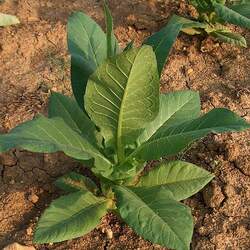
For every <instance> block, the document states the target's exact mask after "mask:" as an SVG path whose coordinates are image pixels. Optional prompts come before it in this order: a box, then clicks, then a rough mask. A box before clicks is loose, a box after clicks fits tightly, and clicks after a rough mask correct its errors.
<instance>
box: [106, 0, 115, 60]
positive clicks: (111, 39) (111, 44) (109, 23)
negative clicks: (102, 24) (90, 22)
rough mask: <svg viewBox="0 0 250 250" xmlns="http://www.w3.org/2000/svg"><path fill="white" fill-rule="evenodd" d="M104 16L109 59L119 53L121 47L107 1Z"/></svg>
mask: <svg viewBox="0 0 250 250" xmlns="http://www.w3.org/2000/svg"><path fill="white" fill-rule="evenodd" d="M104 14H105V21H106V33H107V57H112V56H115V55H116V54H117V53H118V51H119V45H118V42H117V40H116V37H115V35H114V32H113V18H112V15H111V12H110V10H109V7H108V5H107V3H106V1H104Z"/></svg>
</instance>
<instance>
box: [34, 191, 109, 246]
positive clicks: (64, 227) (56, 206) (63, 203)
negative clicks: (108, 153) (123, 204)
mask: <svg viewBox="0 0 250 250" xmlns="http://www.w3.org/2000/svg"><path fill="white" fill-rule="evenodd" d="M109 204H110V201H109V200H107V199H105V198H100V197H96V196H94V195H93V194H91V193H90V192H85V193H83V192H76V193H71V194H69V195H66V196H62V197H60V198H59V199H57V200H55V201H53V202H52V203H51V205H50V207H49V208H48V209H46V210H45V212H44V214H43V215H42V217H41V218H40V220H39V222H38V225H37V228H36V232H35V235H34V242H35V243H51V242H60V241H64V240H69V239H72V238H77V237H80V236H82V235H84V234H86V233H88V232H90V231H91V230H93V229H94V228H95V227H96V226H97V225H98V224H99V222H100V220H101V218H102V217H103V216H104V215H105V214H106V213H107V211H108V208H109Z"/></svg>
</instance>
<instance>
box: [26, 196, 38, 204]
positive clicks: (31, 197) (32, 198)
mask: <svg viewBox="0 0 250 250" xmlns="http://www.w3.org/2000/svg"><path fill="white" fill-rule="evenodd" d="M28 200H29V201H30V202H32V203H37V202H38V200H39V197H38V196H37V195H36V194H30V195H29V196H28Z"/></svg>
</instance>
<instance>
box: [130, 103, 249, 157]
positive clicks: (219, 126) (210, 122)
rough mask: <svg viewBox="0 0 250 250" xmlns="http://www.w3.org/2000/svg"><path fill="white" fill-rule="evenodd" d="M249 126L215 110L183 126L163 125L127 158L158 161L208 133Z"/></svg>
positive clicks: (235, 116) (234, 117)
mask: <svg viewBox="0 0 250 250" xmlns="http://www.w3.org/2000/svg"><path fill="white" fill-rule="evenodd" d="M247 128H250V125H249V124H248V123H247V122H246V121H245V120H244V119H243V118H241V117H239V116H237V115H236V114H234V113H233V112H231V111H229V110H227V109H222V108H217V109H213V110H212V111H210V112H209V113H207V114H205V115H203V116H202V117H200V118H197V119H194V120H191V121H187V122H184V123H183V124H180V125H177V126H172V127H168V126H167V127H165V126H164V125H163V126H162V127H161V128H160V129H158V131H157V132H156V133H155V134H154V135H153V136H152V137H151V138H150V139H149V140H148V141H146V142H144V143H143V144H142V145H141V146H140V147H139V148H138V149H137V150H135V151H134V152H133V153H132V154H131V156H130V157H129V158H133V157H136V158H138V159H143V160H153V159H159V158H160V157H162V156H169V155H175V154H177V153H179V152H180V151H182V150H183V149H185V148H186V147H187V146H188V145H189V144H191V143H192V142H193V141H195V140H197V139H200V138H202V137H204V136H206V135H207V134H209V133H223V132H229V131H242V130H244V129H247Z"/></svg>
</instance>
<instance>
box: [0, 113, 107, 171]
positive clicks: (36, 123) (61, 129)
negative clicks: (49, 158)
mask: <svg viewBox="0 0 250 250" xmlns="http://www.w3.org/2000/svg"><path fill="white" fill-rule="evenodd" d="M15 147H19V148H22V149H25V150H29V151H31V152H39V153H53V152H57V151H62V152H64V153H65V154H66V155H68V156H70V157H73V158H75V159H78V160H89V159H91V158H94V159H95V166H96V167H97V168H100V171H105V172H106V171H107V172H108V171H111V169H110V168H111V163H110V162H109V161H108V160H107V159H106V158H105V157H104V156H103V155H102V154H101V153H100V152H99V151H98V150H97V149H96V148H95V147H94V146H93V145H91V144H90V143H89V142H88V141H87V140H86V139H84V138H83V137H81V136H80V135H79V134H78V133H77V132H75V131H74V130H72V129H71V128H70V127H69V126H68V125H67V124H66V123H65V122H64V121H63V120H62V119H61V118H59V117H56V118H51V119H48V118H46V117H44V116H39V117H38V118H36V119H34V120H32V121H28V122H25V123H23V124H21V125H19V126H17V127H16V128H14V129H13V130H12V131H11V132H10V133H8V134H4V135H0V152H4V151H7V150H9V149H11V148H15Z"/></svg>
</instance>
